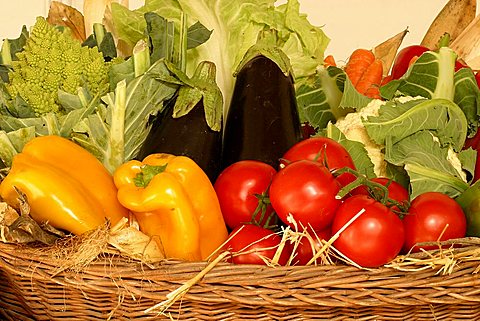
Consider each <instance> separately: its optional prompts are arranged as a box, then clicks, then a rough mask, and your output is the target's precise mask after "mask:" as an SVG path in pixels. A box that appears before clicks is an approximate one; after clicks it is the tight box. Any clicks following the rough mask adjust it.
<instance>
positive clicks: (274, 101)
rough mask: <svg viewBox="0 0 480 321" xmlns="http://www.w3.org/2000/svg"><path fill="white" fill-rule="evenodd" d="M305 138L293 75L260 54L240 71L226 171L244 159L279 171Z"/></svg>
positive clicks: (227, 133) (227, 130) (229, 121)
mask: <svg viewBox="0 0 480 321" xmlns="http://www.w3.org/2000/svg"><path fill="white" fill-rule="evenodd" d="M301 139H302V131H301V123H300V118H299V114H298V109H297V103H296V98H295V88H294V85H293V78H292V76H291V75H286V74H285V73H283V72H282V70H281V69H280V68H279V67H278V65H277V64H276V63H275V62H273V61H272V60H271V59H269V58H267V57H265V56H263V55H258V56H255V57H254V58H252V59H251V60H250V61H248V62H247V63H246V64H245V65H244V66H243V67H242V69H241V70H240V71H239V72H238V74H237V77H236V81H235V87H234V91H233V95H232V100H231V103H230V106H229V109H228V113H227V117H226V122H225V127H224V134H223V150H222V168H223V169H224V168H226V167H227V166H229V165H231V164H233V163H235V162H237V161H240V160H259V161H262V162H265V163H267V164H269V165H271V166H273V167H274V168H276V169H278V165H279V160H280V158H281V157H282V156H283V154H284V153H285V152H286V151H287V150H288V149H289V148H290V147H291V146H293V145H294V144H295V143H297V142H298V141H300V140H301Z"/></svg>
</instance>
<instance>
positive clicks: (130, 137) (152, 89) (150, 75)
mask: <svg viewBox="0 0 480 321" xmlns="http://www.w3.org/2000/svg"><path fill="white" fill-rule="evenodd" d="M169 73H170V71H169V70H168V68H167V66H166V65H165V62H164V61H163V60H159V61H157V62H156V63H155V64H153V65H152V67H151V68H150V69H149V70H148V71H147V72H146V73H144V74H143V75H141V76H139V77H137V78H135V79H133V80H132V81H130V82H129V83H128V84H126V81H121V82H119V83H118V85H117V90H116V91H115V92H112V93H109V94H108V95H106V96H104V97H103V98H102V99H103V101H104V102H105V103H106V105H107V107H106V108H100V109H99V110H97V112H96V113H95V114H92V115H90V116H88V117H87V118H84V119H83V120H82V121H81V122H80V123H79V124H77V126H75V127H74V129H73V131H74V133H73V135H72V137H73V140H74V141H76V142H77V143H79V144H80V145H81V146H83V147H84V148H86V149H87V150H89V151H90V152H91V153H93V154H94V155H95V156H96V157H97V158H98V159H100V160H101V161H102V163H103V164H104V165H105V167H106V168H107V169H108V170H109V171H110V172H113V171H114V170H115V169H116V168H117V167H118V166H119V165H121V164H122V163H123V162H124V161H126V160H130V159H133V158H135V156H136V155H137V153H138V152H139V150H140V148H141V145H142V144H143V142H144V141H145V139H146V137H147V135H148V132H149V130H150V124H149V119H150V117H152V116H154V115H156V114H157V113H158V112H160V111H162V110H163V107H164V105H163V102H164V101H165V100H167V99H169V98H171V97H172V96H173V95H174V93H175V92H176V90H177V88H178V86H177V85H173V84H171V83H166V82H163V81H161V80H160V79H162V78H166V77H167V76H165V74H169Z"/></svg>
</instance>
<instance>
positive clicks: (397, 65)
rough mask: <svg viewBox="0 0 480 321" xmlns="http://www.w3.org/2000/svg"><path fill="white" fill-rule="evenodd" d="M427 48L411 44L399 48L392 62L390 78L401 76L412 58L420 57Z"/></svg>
mask: <svg viewBox="0 0 480 321" xmlns="http://www.w3.org/2000/svg"><path fill="white" fill-rule="evenodd" d="M428 50H429V49H428V48H427V47H424V46H420V45H412V46H408V47H405V48H403V49H401V50H400V51H399V52H398V53H397V56H396V57H395V61H394V62H393V66H392V72H391V75H392V79H399V78H401V77H402V76H403V75H404V74H405V73H406V72H407V69H408V67H409V65H410V61H411V60H412V58H414V57H420V56H421V55H422V54H423V53H424V52H425V51H428Z"/></svg>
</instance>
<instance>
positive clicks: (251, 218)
mask: <svg viewBox="0 0 480 321" xmlns="http://www.w3.org/2000/svg"><path fill="white" fill-rule="evenodd" d="M352 182H356V183H352ZM358 183H361V184H360V185H359V184H358ZM354 186H356V187H354ZM214 187H215V190H216V192H217V195H218V199H219V202H220V206H221V209H222V212H223V215H224V219H225V222H226V224H227V226H228V227H229V229H230V231H231V233H230V238H229V240H228V242H227V244H226V248H227V249H228V250H230V251H231V252H232V253H233V255H232V257H231V262H233V263H239V264H265V263H266V259H267V260H268V259H273V258H274V256H275V255H276V256H277V257H276V258H277V261H278V263H279V264H280V265H284V264H287V262H288V263H289V264H296V265H304V264H307V263H308V262H312V259H314V251H313V249H312V247H313V248H314V249H315V248H316V249H318V248H319V247H321V246H322V244H323V243H322V242H321V241H320V240H321V239H324V240H329V239H330V238H331V237H333V236H335V238H334V242H333V247H334V248H335V249H336V251H337V252H339V253H341V254H343V256H345V257H347V258H348V259H350V260H351V261H353V262H354V263H356V264H358V265H360V266H363V267H378V266H382V265H384V264H386V263H388V262H390V261H391V260H393V259H394V258H395V257H396V256H397V255H399V254H401V253H406V252H409V251H419V250H420V246H418V245H416V244H417V243H421V242H436V241H443V240H448V239H453V238H461V237H464V236H465V233H466V219H465V215H464V213H463V211H462V208H461V207H460V206H459V205H458V204H457V202H456V201H455V200H454V199H452V198H450V197H449V196H447V195H445V194H442V193H440V192H427V193H424V194H421V195H418V196H417V197H415V199H413V200H410V198H409V192H408V190H407V189H406V188H405V187H404V186H402V185H400V184H399V183H397V182H395V181H393V180H391V179H387V178H373V179H367V178H365V177H362V176H361V175H358V174H357V173H356V171H355V165H354V163H353V160H352V157H351V156H350V154H349V153H348V151H347V150H346V149H345V148H344V147H343V146H342V145H341V144H339V143H338V142H336V141H334V140H332V139H330V138H327V137H311V138H307V139H305V140H302V141H301V142H299V143H297V144H296V145H294V146H293V147H291V148H290V150H288V151H287V152H286V153H285V155H284V156H283V157H282V159H281V161H280V164H279V169H278V170H277V169H275V168H273V167H272V166H270V165H268V164H266V163H263V162H260V161H256V160H243V161H239V162H236V163H234V164H232V165H230V166H229V167H227V168H226V169H225V170H223V171H222V173H221V174H220V175H219V177H218V178H217V180H216V181H215V184H214ZM349 188H350V189H349ZM341 192H342V195H343V194H345V196H341V195H339V193H341ZM345 192H346V193H345ZM281 226H284V227H286V226H289V227H290V228H291V229H292V230H296V231H301V232H303V233H310V235H311V236H312V237H309V238H307V237H305V238H304V239H303V240H302V239H301V240H300V243H297V244H296V245H295V246H290V245H289V244H287V246H285V242H283V245H284V246H283V247H282V249H283V250H282V252H281V255H280V256H279V255H278V253H277V248H278V247H279V245H280V243H281V242H282V237H281V236H280V235H279V232H278V231H279V227H281ZM312 239H313V240H316V241H315V244H311V241H310V240H312ZM432 247H435V245H432ZM422 248H423V249H426V250H428V249H430V248H429V247H428V246H422ZM292 258H293V260H292Z"/></svg>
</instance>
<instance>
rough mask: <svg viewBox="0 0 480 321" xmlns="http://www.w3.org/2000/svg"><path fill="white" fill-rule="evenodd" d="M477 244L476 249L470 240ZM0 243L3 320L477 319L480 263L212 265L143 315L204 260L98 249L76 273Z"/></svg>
mask: <svg viewBox="0 0 480 321" xmlns="http://www.w3.org/2000/svg"><path fill="white" fill-rule="evenodd" d="M477 248H478V246H477ZM57 264H58V262H55V260H53V259H52V258H51V257H47V256H42V255H39V254H38V250H37V251H35V253H33V252H32V249H31V248H30V249H29V248H28V247H19V246H16V245H9V244H3V243H0V274H1V275H0V278H1V282H0V287H1V288H0V291H1V293H2V294H1V299H0V301H1V302H0V311H1V313H0V315H1V316H2V317H3V318H4V319H7V320H160V319H169V318H173V319H180V320H239V319H243V320H246V319H255V320H480V278H479V275H478V274H477V271H478V270H479V265H480V260H479V259H478V258H477V259H474V260H465V261H462V262H460V263H458V264H456V265H455V266H454V267H453V269H452V271H451V273H447V274H442V273H439V268H440V267H438V266H436V267H433V268H425V269H420V270H418V271H408V272H402V271H400V270H399V269H394V268H387V267H382V268H378V269H373V270H362V269H358V268H355V267H353V266H347V265H335V266H332V265H330V266H291V267H280V268H271V267H263V266H252V265H231V264H228V263H223V262H221V263H218V264H217V265H215V266H214V267H213V269H211V270H210V271H209V272H207V273H206V275H205V276H204V277H203V278H202V279H201V280H200V281H199V282H197V283H196V284H195V285H193V286H192V287H191V288H190V289H189V291H188V292H187V293H186V294H185V295H184V296H183V297H182V298H181V299H180V300H178V301H175V302H174V303H173V305H172V306H171V307H170V308H169V309H168V310H167V314H168V315H159V314H158V313H155V312H154V313H150V314H147V313H145V310H147V309H150V308H152V307H153V306H155V305H156V304H158V303H159V302H162V301H164V300H165V299H166V296H167V295H168V294H169V293H171V292H172V291H174V290H176V289H177V288H178V287H180V286H181V285H183V284H185V283H186V282H188V281H189V280H190V279H192V278H194V277H195V276H197V275H198V274H199V273H200V272H201V271H204V269H205V268H206V266H207V264H208V263H205V262H196V263H186V262H171V261H164V262H162V263H161V264H156V265H155V266H150V265H145V264H142V263H140V262H138V261H134V260H127V259H125V258H124V257H122V256H119V255H117V254H114V253H108V254H104V255H102V256H101V257H99V258H97V259H96V260H95V261H94V262H93V263H92V264H90V265H88V266H87V267H86V268H85V269H84V270H82V271H81V272H80V273H79V272H73V271H63V272H60V273H57V272H56V271H58V265H57Z"/></svg>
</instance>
